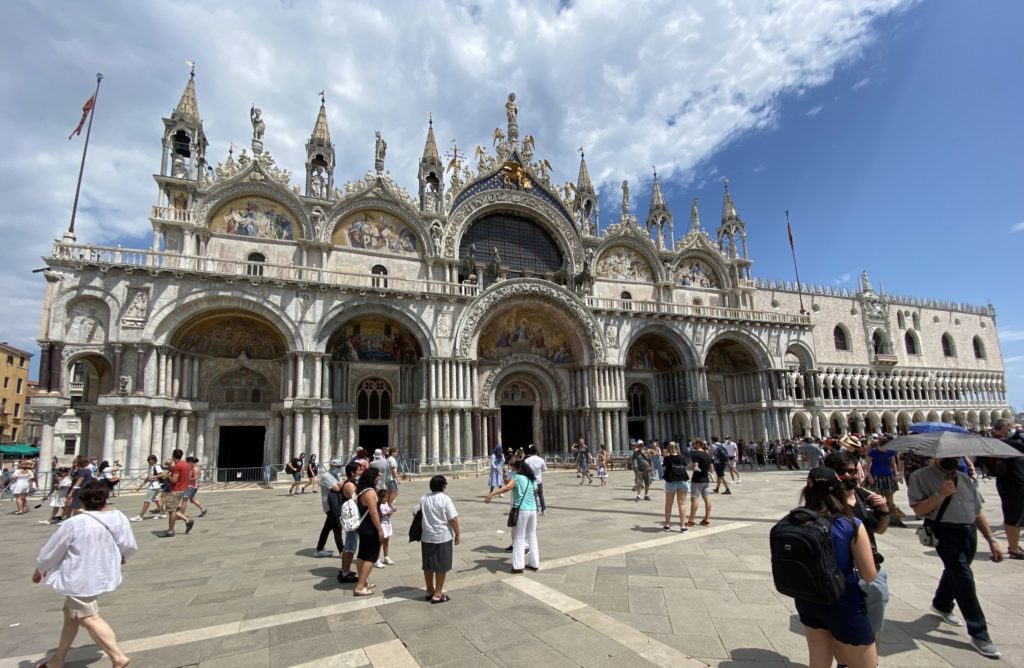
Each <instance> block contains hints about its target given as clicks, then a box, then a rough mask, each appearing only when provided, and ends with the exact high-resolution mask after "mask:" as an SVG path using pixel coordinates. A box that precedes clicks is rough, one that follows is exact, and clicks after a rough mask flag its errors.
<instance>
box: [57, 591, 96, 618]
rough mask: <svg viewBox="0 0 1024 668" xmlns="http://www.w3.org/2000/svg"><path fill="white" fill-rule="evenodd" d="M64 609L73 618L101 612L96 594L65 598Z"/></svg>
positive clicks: (90, 615)
mask: <svg viewBox="0 0 1024 668" xmlns="http://www.w3.org/2000/svg"><path fill="white" fill-rule="evenodd" d="M64 609H65V610H67V611H68V614H70V615H71V617H72V618H73V619H82V618H83V617H92V616H93V615H98V614H100V604H99V603H98V602H97V601H96V597H95V596H68V597H67V598H65V599H64Z"/></svg>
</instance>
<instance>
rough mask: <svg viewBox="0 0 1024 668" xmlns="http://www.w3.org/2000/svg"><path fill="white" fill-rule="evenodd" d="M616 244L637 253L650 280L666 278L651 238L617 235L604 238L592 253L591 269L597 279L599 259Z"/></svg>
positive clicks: (659, 280) (655, 280) (657, 280)
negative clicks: (644, 263)
mask: <svg viewBox="0 0 1024 668" xmlns="http://www.w3.org/2000/svg"><path fill="white" fill-rule="evenodd" d="M617 246H622V247H625V248H628V249H629V250H631V251H634V252H635V253H637V254H638V255H639V256H640V257H641V258H642V259H643V260H644V261H645V262H646V263H647V268H648V269H649V270H650V272H651V280H652V281H653V282H654V283H659V282H661V281H664V280H667V277H666V276H665V269H664V267H662V266H661V261H660V260H659V258H658V254H657V253H655V252H654V244H653V243H652V242H651V240H650V239H648V238H646V237H634V236H630V235H618V236H615V237H612V238H611V239H606V240H605V242H604V243H603V244H601V246H600V247H598V249H597V252H596V253H595V254H594V266H593V268H592V269H591V270H592V271H593V272H594V275H595V277H596V278H598V280H600V279H601V277H600V276H597V267H598V266H599V265H600V263H601V259H602V258H603V257H604V256H605V254H606V253H608V252H610V251H612V250H613V249H615V248H616V247H617ZM605 280H617V279H605ZM637 280H639V279H637Z"/></svg>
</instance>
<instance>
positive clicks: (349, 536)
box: [342, 531, 359, 554]
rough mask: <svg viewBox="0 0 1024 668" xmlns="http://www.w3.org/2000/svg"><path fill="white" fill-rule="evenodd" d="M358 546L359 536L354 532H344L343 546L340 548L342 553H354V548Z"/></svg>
mask: <svg viewBox="0 0 1024 668" xmlns="http://www.w3.org/2000/svg"><path fill="white" fill-rule="evenodd" d="M358 546H359V534H357V533H356V532H355V531H346V532H345V544H344V545H343V546H342V548H343V549H342V552H348V553H350V554H355V553H356V548H357V547H358Z"/></svg>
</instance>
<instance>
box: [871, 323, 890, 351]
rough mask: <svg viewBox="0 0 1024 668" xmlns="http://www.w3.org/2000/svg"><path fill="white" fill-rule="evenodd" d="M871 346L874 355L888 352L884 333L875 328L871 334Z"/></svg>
mask: <svg viewBox="0 0 1024 668" xmlns="http://www.w3.org/2000/svg"><path fill="white" fill-rule="evenodd" d="M871 347H872V349H873V350H874V351H875V354H876V355H888V354H889V346H888V344H887V343H886V341H885V335H884V334H882V330H880V329H876V330H875V333H874V334H872V335H871Z"/></svg>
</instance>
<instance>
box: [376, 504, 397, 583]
mask: <svg viewBox="0 0 1024 668" xmlns="http://www.w3.org/2000/svg"><path fill="white" fill-rule="evenodd" d="M394 514H395V507H394V506H392V505H391V504H390V503H388V502H387V501H385V502H384V503H382V504H380V528H381V531H383V532H384V540H382V541H381V543H380V548H381V554H383V556H382V557H381V558H380V559H378V560H377V562H376V563H375V564H374V567H375V568H384V567H385V566H392V565H394V563H395V562H393V561H391V557H389V556H388V544H389V543H390V542H391V516H392V515H394Z"/></svg>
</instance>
